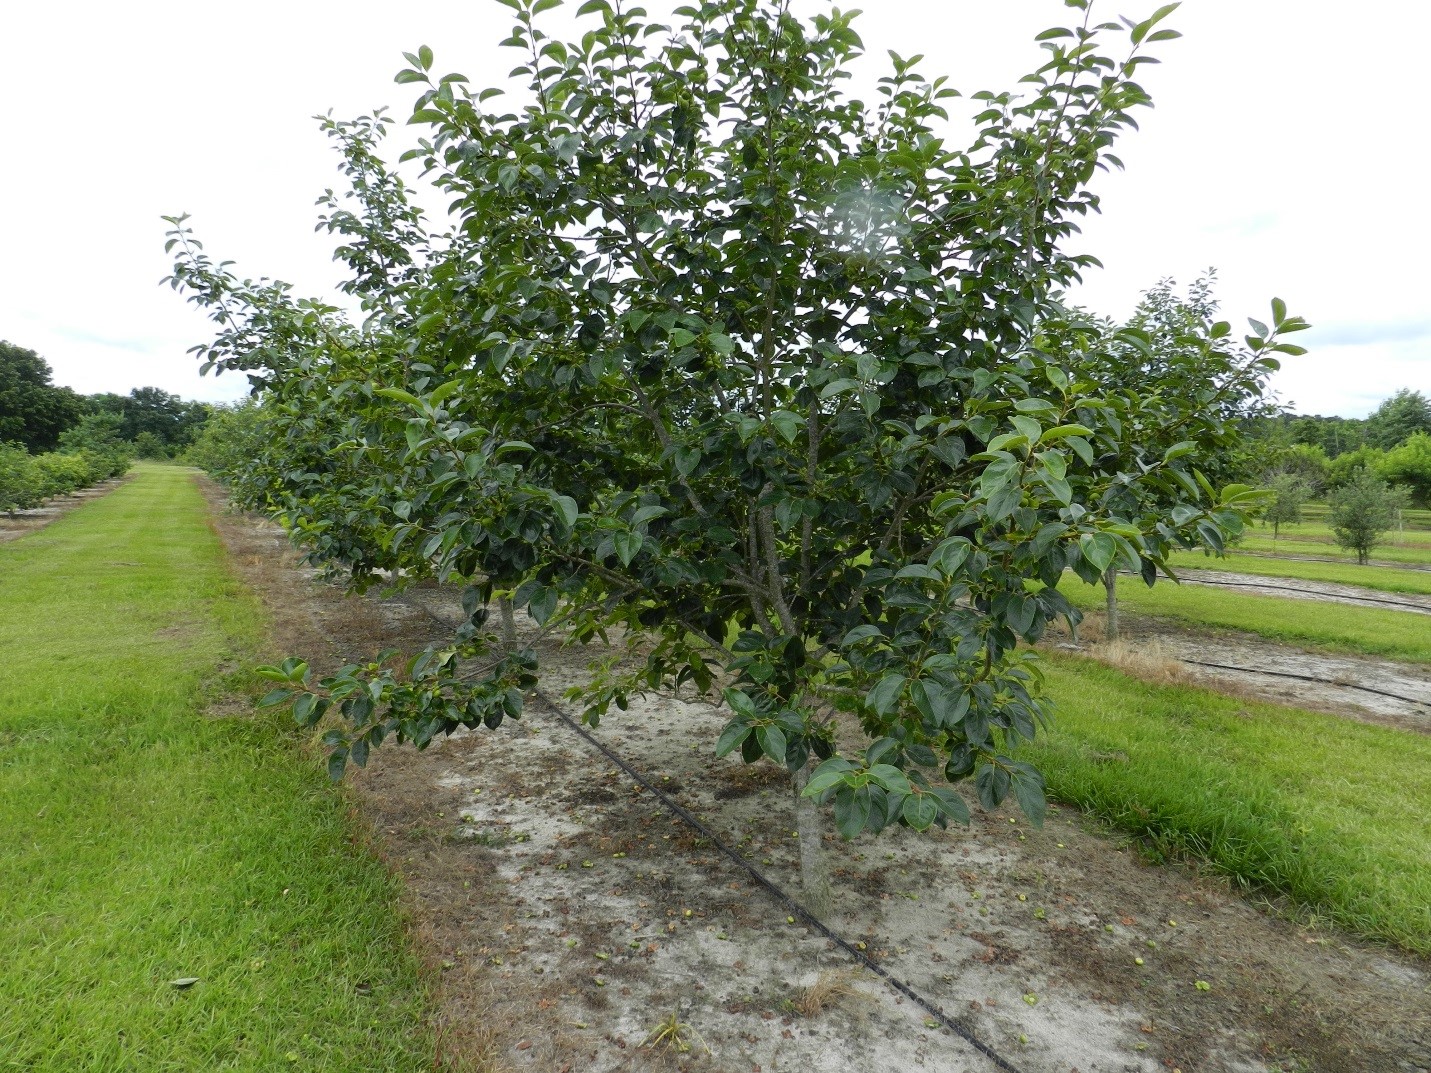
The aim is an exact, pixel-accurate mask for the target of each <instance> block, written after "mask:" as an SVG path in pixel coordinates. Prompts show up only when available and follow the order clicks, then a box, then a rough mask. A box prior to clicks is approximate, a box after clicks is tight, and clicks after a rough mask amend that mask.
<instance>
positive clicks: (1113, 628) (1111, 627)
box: [1103, 566, 1118, 641]
mask: <svg viewBox="0 0 1431 1073" xmlns="http://www.w3.org/2000/svg"><path fill="white" fill-rule="evenodd" d="M1103 588H1104V591H1105V594H1106V600H1105V602H1106V606H1107V608H1108V622H1107V624H1106V625H1105V626H1104V627H1103V639H1104V640H1105V641H1116V640H1118V568H1117V567H1116V566H1110V567H1109V568H1108V569H1107V570H1105V571H1103Z"/></svg>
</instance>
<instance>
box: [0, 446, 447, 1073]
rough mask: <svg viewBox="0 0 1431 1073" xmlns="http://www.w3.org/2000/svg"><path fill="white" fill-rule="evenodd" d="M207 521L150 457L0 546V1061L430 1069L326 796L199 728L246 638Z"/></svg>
mask: <svg viewBox="0 0 1431 1073" xmlns="http://www.w3.org/2000/svg"><path fill="white" fill-rule="evenodd" d="M206 520H207V516H206V513H205V504H204V501H203V500H202V498H201V497H200V495H199V493H198V490H197V489H196V487H195V486H194V484H193V481H192V476H191V474H190V473H189V472H187V471H184V470H181V469H177V468H173V467H159V466H148V467H141V468H140V469H139V470H138V471H137V474H136V476H135V478H134V479H133V480H132V481H131V482H129V483H128V484H126V485H124V486H123V487H121V488H119V489H118V490H116V491H115V492H113V493H111V494H110V495H108V496H106V497H104V498H103V499H99V500H96V501H94V502H92V503H89V504H88V505H86V506H84V507H82V508H80V509H79V510H77V511H75V512H74V513H72V514H69V515H68V516H66V517H64V518H62V519H60V520H59V521H57V522H55V523H54V524H53V525H51V526H49V527H48V528H45V529H42V530H39V531H38V532H36V533H34V534H32V535H30V536H28V537H26V538H24V539H22V540H19V541H16V542H14V543H11V544H7V545H4V546H0V652H3V653H4V658H3V659H0V906H3V911H0V1070H12V1069H13V1070H26V1071H42V1070H43V1071H55V1073H60V1071H63V1073H79V1071H99V1070H103V1071H110V1070H114V1071H121V1070H144V1071H169V1070H173V1071H179V1070H186V1071H187V1070H277V1069H305V1070H310V1069H312V1070H354V1071H357V1070H362V1071H369V1070H417V1069H426V1068H430V1065H431V1055H432V1044H431V1040H430V1038H429V1037H428V1035H427V1029H426V1027H425V1021H424V1017H423V1008H422V998H423V992H422V988H421V986H420V982H419V978H418V973H417V965H416V962H415V958H414V956H413V955H412V953H411V952H410V951H409V949H408V947H407V944H406V942H405V938H404V932H403V927H402V924H401V922H400V918H399V911H398V907H397V902H396V895H397V890H396V889H395V881H394V880H393V879H392V878H391V877H390V876H389V875H388V874H387V872H386V871H385V869H384V868H383V867H382V866H381V865H380V864H379V863H378V862H377V861H376V860H375V859H374V858H372V857H371V856H369V855H367V854H366V853H364V852H362V851H361V850H359V849H358V848H355V841H356V839H355V835H356V829H355V828H354V827H353V826H352V824H351V823H350V822H349V820H348V818H347V816H346V812H345V806H344V803H343V800H342V797H341V795H340V794H339V793H338V792H337V791H335V790H334V789H333V788H331V787H330V786H329V785H328V784H327V783H326V779H325V777H324V775H323V773H322V772H321V771H320V770H319V765H318V764H317V763H316V762H315V761H314V760H313V759H311V758H308V757H305V756H303V755H301V754H300V752H299V750H298V748H297V746H296V742H295V740H294V738H293V737H292V736H291V735H290V734H288V733H286V732H284V731H283V730H282V728H281V724H279V723H275V722H273V721H271V720H269V719H260V718H255V717H252V716H249V715H247V714H240V715H237V716H228V717H223V718H219V717H214V716H211V715H207V714H205V710H204V709H205V705H206V703H208V702H210V701H212V700H214V699H215V697H216V696H217V695H219V694H221V692H222V691H223V688H224V686H225V677H224V676H225V674H226V673H229V674H232V673H233V672H232V671H231V670H229V669H230V668H233V667H236V666H239V665H241V664H246V663H248V662H250V661H251V660H252V659H253V657H254V655H255V654H256V649H257V646H258V644H259V642H260V638H261V636H262V629H263V623H262V620H261V617H260V612H259V610H258V607H257V604H256V603H255V601H254V600H253V598H252V597H251V595H250V594H249V593H248V592H247V591H246V590H245V589H243V588H242V587H241V585H240V584H239V583H238V582H237V581H236V580H235V578H234V577H233V576H232V575H231V574H230V573H229V572H228V570H227V569H226V567H225V564H224V559H223V555H224V552H223V549H222V547H221V545H220V543H219V541H218V539H217V537H216V536H215V535H214V533H213V532H212V531H211V530H210V529H209V528H208V527H207V524H206ZM183 977H198V979H199V982H198V983H196V984H194V985H193V986H192V987H191V988H189V989H187V990H179V989H176V988H175V987H173V986H171V981H173V980H175V979H179V978H183ZM364 992H366V994H364Z"/></svg>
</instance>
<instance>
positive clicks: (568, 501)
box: [552, 495, 581, 529]
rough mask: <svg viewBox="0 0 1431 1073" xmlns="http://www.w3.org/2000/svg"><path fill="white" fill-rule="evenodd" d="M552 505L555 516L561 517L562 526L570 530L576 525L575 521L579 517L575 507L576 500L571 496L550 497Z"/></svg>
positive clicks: (577, 509)
mask: <svg viewBox="0 0 1431 1073" xmlns="http://www.w3.org/2000/svg"><path fill="white" fill-rule="evenodd" d="M552 503H553V504H554V505H555V506H556V509H557V514H558V515H559V516H560V517H561V522H562V525H564V526H566V528H568V529H570V528H571V527H572V526H574V525H575V524H576V520H577V518H578V517H580V516H581V511H580V509H579V508H578V507H577V505H576V500H574V499H572V498H571V496H560V495H559V496H552Z"/></svg>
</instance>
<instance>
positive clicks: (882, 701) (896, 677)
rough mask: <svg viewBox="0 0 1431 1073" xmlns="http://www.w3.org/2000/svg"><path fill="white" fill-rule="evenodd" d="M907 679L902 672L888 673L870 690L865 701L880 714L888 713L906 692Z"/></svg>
mask: <svg viewBox="0 0 1431 1073" xmlns="http://www.w3.org/2000/svg"><path fill="white" fill-rule="evenodd" d="M905 681H906V679H905V677H904V675H902V674H887V675H885V676H884V677H883V678H881V679H880V680H879V683H878V684H877V685H876V686H875V687H874V688H873V689H871V690H870V691H869V694H868V695H867V696H866V697H865V703H866V704H867V705H869V706H870V707H871V708H873V709H874V710H875V711H876V712H878V713H879V714H880V715H888V714H889V712H890V709H892V708H893V707H894V706H895V703H896V702H897V701H898V700H899V696H900V694H901V693H903V692H904V683H905Z"/></svg>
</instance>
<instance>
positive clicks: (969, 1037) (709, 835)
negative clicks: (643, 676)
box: [534, 690, 1019, 1073]
mask: <svg viewBox="0 0 1431 1073" xmlns="http://www.w3.org/2000/svg"><path fill="white" fill-rule="evenodd" d="M534 692H535V693H536V696H537V699H538V700H540V701H542V702H543V703H544V704H545V705H546V706H547V707H548V708H550V709H551V711H552V714H554V715H555V716H556V717H557V718H558V719H560V720H561V721H562V722H563V723H565V724H566V725H567V726H568V727H570V728H571V729H572V730H573V731H575V732H576V733H577V734H579V735H580V736H581V737H582V738H583V739H584V740H585V741H586V743H587V744H588V745H590V746H592V748H594V749H596V750H597V751H598V752H600V753H601V755H602V756H604V757H606V759H608V760H610V761H611V762H612V763H613V764H615V765H616V766H617V767H618V768H620V769H621V770H622V771H624V772H626V774H627V775H629V776H630V777H631V778H632V779H634V780H635V781H636V782H637V783H638V784H639V785H640V786H641V787H643V788H644V789H646V790H649V791H650V792H651V793H652V794H653V795H654V796H655V797H656V799H657V800H658V801H660V802H661V804H662V805H664V806H665V807H666V809H667V811H669V812H671V813H674V814H675V815H676V816H677V817H679V818H680V819H681V820H682V821H683V822H684V823H686V825H687V826H689V827H692V828H694V829H695V830H696V831H698V832H700V834H701V836H702V837H703V838H706V839H708V840H709V841H710V842H711V843H712V844H713V845H714V846H715V847H716V848H717V849H719V850H720V851H721V853H723V854H725V856H726V857H728V858H730V860H731V861H732V862H733V863H734V864H735V865H736V866H737V867H738V868H740V869H741V870H742V871H744V872H745V873H746V874H748V875H749V876H750V877H751V878H752V879H754V880H755V882H756V883H757V884H759V885H760V886H761V887H763V888H764V889H765V890H766V892H767V893H769V894H770V895H772V896H773V897H774V898H775V900H776V901H778V902H780V903H781V904H783V905H784V906H785V907H786V908H788V909H789V910H790V911H791V913H792V914H794V915H795V916H797V917H799V918H800V919H801V920H803V921H804V922H805V923H806V924H808V925H809V926H810V927H812V928H814V929H815V930H816V931H817V932H819V933H820V934H821V935H823V936H824V937H825V938H826V939H828V940H829V941H830V942H832V943H834V944H835V945H836V946H838V947H839V948H840V949H841V950H843V951H844V952H845V953H847V954H849V955H850V957H852V958H854V959H855V960H856V961H858V962H860V963H861V964H862V965H863V966H864V967H865V968H867V969H869V971H870V972H872V973H874V974H875V975H876V976H878V977H880V979H882V980H884V982H885V983H887V984H889V986H890V987H892V988H894V989H895V990H896V991H898V992H899V993H900V994H901V995H903V996H904V997H905V998H907V999H909V1000H910V1001H911V1002H913V1003H914V1004H915V1005H916V1006H918V1007H919V1008H920V1009H922V1010H924V1012H925V1013H927V1014H929V1016H930V1017H932V1018H934V1019H935V1020H937V1021H938V1022H939V1023H940V1024H942V1025H944V1027H945V1028H947V1029H949V1030H950V1031H951V1032H953V1033H954V1034H955V1035H956V1036H958V1037H959V1038H960V1039H962V1040H963V1041H964V1042H965V1043H967V1044H969V1045H970V1046H971V1047H973V1048H974V1049H975V1050H976V1051H978V1052H979V1053H980V1054H982V1055H983V1056H984V1057H985V1058H987V1059H989V1061H991V1062H993V1063H994V1065H995V1066H997V1067H998V1068H999V1069H1001V1070H1003V1071H1004V1073H1019V1070H1018V1067H1017V1066H1015V1065H1013V1063H1011V1062H1010V1061H1009V1060H1008V1059H1007V1058H1005V1057H1004V1056H1003V1055H1001V1054H999V1052H998V1051H996V1050H994V1048H993V1047H991V1046H989V1045H988V1044H987V1043H985V1042H984V1041H983V1040H981V1039H979V1038H978V1037H977V1036H975V1035H974V1033H973V1032H972V1031H971V1030H970V1029H968V1028H965V1027H964V1026H963V1025H962V1024H960V1023H959V1022H958V1021H956V1020H954V1018H952V1017H950V1016H949V1015H948V1014H947V1013H945V1012H944V1010H943V1009H942V1008H941V1007H939V1006H937V1005H935V1004H934V1003H933V1002H931V1001H930V1000H929V999H927V998H925V997H924V996H923V995H921V994H920V993H919V992H917V991H915V990H914V988H912V987H910V986H909V985H908V984H907V983H905V982H904V981H903V980H901V979H899V978H898V977H896V976H892V975H890V972H889V970H887V969H886V968H884V966H882V965H880V964H879V963H878V962H876V961H875V960H874V959H873V958H871V957H870V956H869V955H868V954H866V953H865V952H864V951H863V950H860V949H859V948H858V947H856V946H855V945H854V944H853V943H851V942H849V941H848V940H847V939H844V938H842V937H841V936H840V935H838V934H837V933H836V932H834V931H833V930H831V929H830V928H829V927H827V926H826V925H825V924H824V922H823V921H821V920H820V919H819V918H818V917H817V916H815V915H814V914H813V913H811V912H810V911H809V910H808V909H806V908H805V907H804V906H803V905H801V904H800V903H799V902H797V901H796V900H795V899H794V898H792V897H791V896H790V895H789V894H788V893H786V891H785V890H784V888H782V887H781V886H779V885H778V884H777V883H775V881H774V880H771V879H769V878H767V877H766V876H765V874H764V873H762V872H761V871H760V869H758V868H756V867H755V866H754V865H753V864H751V863H750V862H749V861H747V860H746V859H745V858H744V857H742V856H741V855H740V854H739V853H737V852H736V851H735V850H733V849H732V848H731V847H730V846H728V845H726V844H725V842H723V841H722V840H721V838H720V836H719V835H717V834H716V833H715V832H714V831H712V830H711V829H710V828H709V827H707V826H706V825H705V824H703V823H702V822H701V821H700V820H698V819H697V818H696V817H695V816H694V815H692V814H691V813H690V812H689V811H687V810H686V809H685V808H684V807H683V806H682V805H681V804H680V803H679V802H677V801H675V800H674V799H672V798H670V797H668V796H667V795H666V794H665V792H664V791H662V790H661V789H660V787H658V786H656V785H655V784H653V783H651V782H649V781H648V780H647V779H646V778H645V776H643V775H642V774H641V773H640V772H639V771H637V770H636V769H635V768H633V767H632V766H631V765H630V764H628V763H626V761H625V760H623V759H621V757H620V756H618V755H617V754H616V753H614V752H612V751H611V750H610V749H608V748H607V747H606V746H605V745H603V744H602V743H601V742H600V741H599V740H597V738H596V737H595V736H594V735H593V734H592V733H591V732H590V731H588V730H587V729H586V728H585V727H584V726H582V725H581V724H580V723H578V722H577V721H576V720H575V719H573V718H572V717H571V716H569V715H567V714H566V713H565V712H563V711H562V710H561V708H560V707H558V706H557V705H556V704H555V703H553V701H552V700H551V699H550V698H549V697H547V696H546V695H545V694H544V693H542V692H541V691H540V690H536V691H534Z"/></svg>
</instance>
